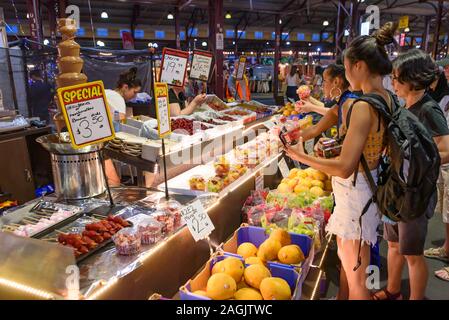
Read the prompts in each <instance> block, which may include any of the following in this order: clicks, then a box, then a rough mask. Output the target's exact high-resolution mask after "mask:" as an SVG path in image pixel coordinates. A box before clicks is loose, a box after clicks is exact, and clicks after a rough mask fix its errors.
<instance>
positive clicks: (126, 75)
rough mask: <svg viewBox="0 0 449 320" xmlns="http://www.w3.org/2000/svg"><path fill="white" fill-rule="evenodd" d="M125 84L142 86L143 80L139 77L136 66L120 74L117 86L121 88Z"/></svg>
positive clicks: (132, 86)
mask: <svg viewBox="0 0 449 320" xmlns="http://www.w3.org/2000/svg"><path fill="white" fill-rule="evenodd" d="M125 84H126V85H127V86H128V87H131V88H134V87H141V86H142V84H141V81H140V80H139V79H137V68H136V67H132V68H130V69H129V70H127V71H125V72H123V73H121V74H120V77H119V80H118V82H117V87H119V88H121V87H122V86H123V85H125Z"/></svg>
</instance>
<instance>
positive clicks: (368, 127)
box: [286, 23, 396, 300]
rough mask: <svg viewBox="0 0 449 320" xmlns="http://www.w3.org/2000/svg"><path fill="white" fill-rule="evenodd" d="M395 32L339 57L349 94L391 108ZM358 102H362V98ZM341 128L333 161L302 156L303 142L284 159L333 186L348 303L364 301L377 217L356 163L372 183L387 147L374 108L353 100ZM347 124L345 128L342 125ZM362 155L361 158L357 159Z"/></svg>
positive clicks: (386, 30) (365, 40) (333, 225)
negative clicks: (390, 50) (387, 84)
mask: <svg viewBox="0 0 449 320" xmlns="http://www.w3.org/2000/svg"><path fill="white" fill-rule="evenodd" d="M395 30H396V26H395V25H394V24H393V23H387V24H385V25H384V26H383V27H382V28H381V29H380V30H379V31H377V32H376V33H375V34H374V35H372V36H360V37H357V38H356V39H354V40H353V41H352V42H351V44H350V46H349V47H348V49H347V50H346V51H345V54H344V64H345V70H346V78H347V79H348V81H349V83H350V85H351V87H352V89H353V90H356V91H362V92H363V94H364V95H365V94H376V95H377V96H379V97H381V98H383V99H384V100H385V101H387V103H388V106H390V107H391V105H392V103H393V97H392V96H391V95H390V93H388V92H387V91H386V90H385V89H384V87H383V85H382V80H383V76H385V75H387V74H390V73H391V71H392V65H391V62H390V60H389V59H388V55H387V52H386V49H385V46H386V45H388V44H390V43H393V42H394V38H393V37H394V32H395ZM362 98H363V97H362ZM345 113H346V114H345V115H344V118H346V121H344V122H343V126H344V127H346V128H342V129H343V130H344V129H346V130H345V131H346V135H345V139H344V142H343V146H342V150H341V154H340V156H339V157H337V158H333V159H322V158H316V157H313V156H309V155H307V154H306V153H305V152H304V148H303V144H302V142H303V139H300V141H299V143H298V144H297V145H295V146H290V147H286V152H287V154H288V156H290V157H291V158H292V159H294V160H297V161H299V162H301V163H304V164H306V165H309V166H311V167H312V168H315V169H317V170H320V171H323V172H326V173H327V174H329V175H331V176H333V179H332V186H333V189H334V196H335V202H336V206H335V209H334V213H333V214H332V216H331V218H330V220H329V224H328V226H327V228H326V230H327V231H328V232H329V233H331V234H335V235H336V236H337V246H338V254H339V256H340V259H341V262H342V266H343V269H344V271H345V274H346V277H347V280H348V285H349V299H350V300H369V299H371V296H370V293H369V291H368V288H367V286H366V270H367V267H368V266H369V263H370V246H372V245H374V244H375V243H376V242H377V227H378V225H379V223H380V216H379V213H378V209H377V206H376V205H375V204H373V203H372V198H373V193H372V191H371V188H370V184H369V182H368V181H367V180H368V179H367V178H365V176H364V174H362V172H363V170H362V172H360V174H358V173H359V172H358V171H359V170H360V169H361V168H359V167H360V166H359V164H360V162H361V159H365V160H366V162H364V161H363V160H362V162H363V163H364V164H366V166H367V167H368V169H369V170H370V173H371V176H373V177H374V179H375V180H376V179H377V169H378V166H379V164H380V159H381V156H382V153H383V151H384V149H385V145H386V137H385V125H384V123H383V121H382V119H381V116H380V114H379V113H378V112H377V111H376V109H375V108H374V106H373V105H371V104H370V103H368V102H365V101H359V100H357V101H356V102H355V103H354V104H353V105H352V106H351V107H350V109H349V110H348V111H347V112H345ZM349 120H350V125H348V124H349ZM345 122H346V125H345ZM362 155H363V157H362Z"/></svg>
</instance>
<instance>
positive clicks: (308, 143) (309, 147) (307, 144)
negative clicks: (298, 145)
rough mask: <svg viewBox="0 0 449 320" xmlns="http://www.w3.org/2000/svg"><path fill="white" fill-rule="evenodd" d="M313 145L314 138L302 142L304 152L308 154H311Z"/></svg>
mask: <svg viewBox="0 0 449 320" xmlns="http://www.w3.org/2000/svg"><path fill="white" fill-rule="evenodd" d="M314 147H315V140H314V139H310V140H307V141H306V142H305V143H304V149H305V150H306V152H307V153H308V154H309V155H313V153H314V152H313V148H314Z"/></svg>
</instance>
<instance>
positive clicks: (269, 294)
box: [260, 277, 292, 300]
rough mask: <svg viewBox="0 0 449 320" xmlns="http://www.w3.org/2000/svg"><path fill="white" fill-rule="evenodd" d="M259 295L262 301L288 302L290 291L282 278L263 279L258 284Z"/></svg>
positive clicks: (290, 296)
mask: <svg viewBox="0 0 449 320" xmlns="http://www.w3.org/2000/svg"><path fill="white" fill-rule="evenodd" d="M260 293H261V294H262V297H263V299H264V300H290V299H291V298H292V291H291V289H290V286H289V285H288V283H287V281H285V280H284V279H282V278H276V277H273V278H265V279H263V280H262V282H261V283H260Z"/></svg>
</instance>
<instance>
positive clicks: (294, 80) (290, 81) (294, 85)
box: [285, 65, 301, 101]
mask: <svg viewBox="0 0 449 320" xmlns="http://www.w3.org/2000/svg"><path fill="white" fill-rule="evenodd" d="M286 81H287V91H286V94H285V95H286V96H287V98H288V99H291V100H294V101H298V100H299V97H298V94H297V93H296V90H297V89H298V87H299V85H300V83H301V78H300V77H299V75H298V67H297V66H295V65H293V66H292V67H291V69H290V72H289V73H288V74H287V77H286Z"/></svg>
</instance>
